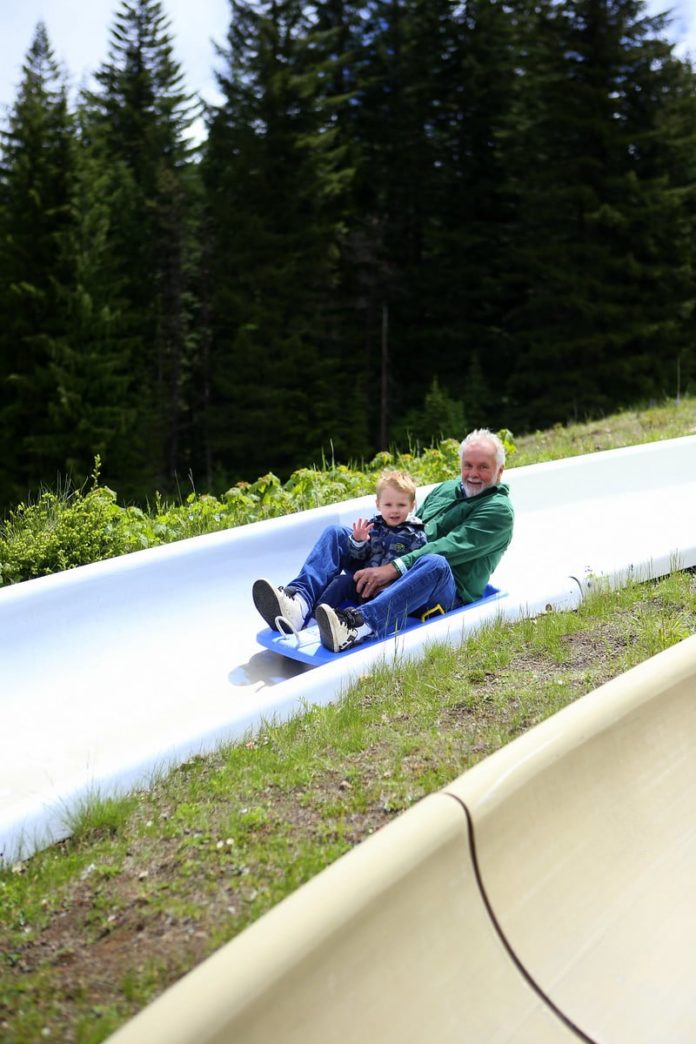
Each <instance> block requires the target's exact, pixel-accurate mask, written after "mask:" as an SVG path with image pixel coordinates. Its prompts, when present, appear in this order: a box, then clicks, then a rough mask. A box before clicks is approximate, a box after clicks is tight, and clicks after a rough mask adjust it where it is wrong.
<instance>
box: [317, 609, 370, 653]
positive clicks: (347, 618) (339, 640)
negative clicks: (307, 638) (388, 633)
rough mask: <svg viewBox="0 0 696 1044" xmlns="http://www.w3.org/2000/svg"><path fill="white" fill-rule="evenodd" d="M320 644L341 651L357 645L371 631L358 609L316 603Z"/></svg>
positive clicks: (332, 650)
mask: <svg viewBox="0 0 696 1044" xmlns="http://www.w3.org/2000/svg"><path fill="white" fill-rule="evenodd" d="M314 615H315V616H316V620H317V623H318V624H319V637H320V638H321V644H322V645H323V646H324V647H325V648H326V649H330V650H331V652H343V650H344V649H350V648H351V647H352V646H353V645H357V643H358V642H361V641H362V640H363V638H367V637H368V635H370V634H371V633H372V632H371V631H370V629H369V628H368V627H367V625H366V623H365V619H364V617H363V614H362V613H361V612H360V610H359V609H333V608H332V607H331V606H330V605H324V604H322V605H318V606H317V608H316V611H315V614H314Z"/></svg>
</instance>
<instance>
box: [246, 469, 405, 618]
mask: <svg viewBox="0 0 696 1044" xmlns="http://www.w3.org/2000/svg"><path fill="white" fill-rule="evenodd" d="M376 492H377V501H376V502H377V510H378V514H376V515H374V516H373V517H372V518H371V519H364V518H359V519H357V521H355V522H354V523H353V526H352V530H351V529H348V528H347V527H343V526H329V527H328V528H327V529H326V530H325V531H324V533H323V534H322V536H321V537H320V539H319V541H318V542H317V544H316V545H315V547H314V548H313V549H312V551H311V552H310V554H309V557H308V558H307V560H306V561H305V563H304V565H303V567H302V569H301V571H300V573H299V575H298V576H297V577H296V578H295V580H293V581H291V583H289V584H288V585H287V586H286V587H274V585H273V584H272V583H271V582H270V581H269V580H257V581H256V582H255V583H254V586H253V590H252V595H253V599H254V605H255V606H256V608H257V609H258V611H259V613H260V614H261V616H262V617H263V618H264V620H265V621H266V623H267V624H268V626H269V627H272V628H273V629H274V630H281V631H284V632H285V633H290V631H291V630H295V631H299V630H301V629H302V628H303V627H304V625H305V624H306V622H307V620H308V619H309V618H310V617H311V616H312V615H313V612H314V607H315V606H316V605H318V604H319V603H320V602H321V603H323V604H324V605H330V606H333V607H335V608H340V607H342V606H344V605H361V604H363V603H364V602H366V601H367V600H368V599H367V598H364V597H363V596H362V595H360V594H359V593H358V590H357V588H356V586H355V582H354V580H353V574H354V573H355V572H356V571H357V570H358V569H365V568H368V567H373V566H381V565H386V564H387V563H389V562H393V561H394V559H395V558H400V557H401V556H402V555H405V554H408V552H409V551H415V550H416V548H419V547H422V546H423V544H425V542H426V536H425V530H424V528H423V523H422V522H421V521H420V519H418V518H415V517H413V515H412V512H413V509H414V507H415V503H416V484H415V482H414V481H413V479H412V478H411V476H410V475H408V474H406V472H403V471H383V472H382V474H381V475H380V477H379V479H378V481H377V490H376Z"/></svg>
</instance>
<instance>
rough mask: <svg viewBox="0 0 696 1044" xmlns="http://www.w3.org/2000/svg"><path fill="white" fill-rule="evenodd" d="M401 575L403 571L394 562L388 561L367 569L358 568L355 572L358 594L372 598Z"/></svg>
mask: <svg viewBox="0 0 696 1044" xmlns="http://www.w3.org/2000/svg"><path fill="white" fill-rule="evenodd" d="M400 576H401V573H400V572H399V569H398V567H397V566H395V565H394V563H393V562H387V564H386V565H381V566H371V567H370V566H368V568H367V569H358V571H357V572H356V573H354V574H353V579H354V580H355V586H356V588H357V590H358V594H360V595H362V596H363V598H372V597H373V596H374V595H376V594H379V593H380V591H383V590H384V588H385V587H389V585H390V584H393V583H394V581H395V580H398V578H399V577H400Z"/></svg>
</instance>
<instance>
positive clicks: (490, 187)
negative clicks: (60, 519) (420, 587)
mask: <svg viewBox="0 0 696 1044" xmlns="http://www.w3.org/2000/svg"><path fill="white" fill-rule="evenodd" d="M165 7H166V5H165V4H162V3H159V2H157V0H130V2H122V3H121V4H120V6H118V7H117V8H116V9H115V12H114V16H113V24H112V26H111V32H110V43H109V49H108V55H107V58H106V60H105V62H104V63H103V64H102V65H101V66H100V67H99V68H97V69H95V70H94V74H93V78H92V81H91V84H90V87H89V89H87V88H84V89H82V90H81V91H80V92H79V93H77V94H73V93H72V92H71V91H70V90H69V89H68V86H67V84H66V82H65V75H64V73H62V72H61V70H60V68H59V66H58V64H57V62H56V59H55V56H54V52H53V49H52V45H51V41H50V39H49V36H48V33H47V29H46V27H45V25H44V24H43V23H39V24H38V25H37V26H36V29H35V33H34V36H33V39H32V40H31V41H28V49H27V52H26V56H25V59H24V64H23V68H22V75H21V80H20V82H19V85H18V88H17V93H16V97H15V100H14V103H13V104H12V106H11V107H10V108H9V110H8V112H7V114H6V116H5V117H4V120H3V123H2V126H1V127H0V511H4V510H7V509H8V508H9V506H10V505H11V504H13V503H16V502H17V501H20V500H22V499H23V498H26V497H27V496H28V495H29V491H31V490H32V489H34V490H35V489H37V488H38V487H40V486H41V485H42V484H49V483H55V481H56V476H64V477H68V476H69V477H70V479H71V480H72V482H74V483H80V482H82V481H84V480H85V478H86V477H87V476H88V475H90V474H91V473H92V471H93V468H94V462H95V458H97V457H98V458H99V461H100V467H101V475H102V479H103V480H104V481H105V482H106V483H108V484H109V485H110V486H112V487H113V488H115V489H117V490H118V492H119V496H121V497H123V498H124V499H126V500H129V501H131V502H136V503H137V502H138V501H143V500H144V499H145V498H147V497H148V496H149V495H152V492H153V491H154V490H160V491H162V492H163V493H165V494H166V493H170V492H173V491H176V490H177V489H178V488H180V486H181V485H182V484H183V483H185V482H186V483H187V482H189V481H192V482H194V483H195V486H196V488H198V489H199V490H200V489H208V490H210V491H211V492H217V491H221V490H224V489H225V488H226V487H227V486H229V485H231V484H234V483H237V482H239V481H242V480H247V481H253V480H254V479H256V478H257V476H259V475H262V474H264V473H267V472H269V471H272V472H274V473H275V474H276V475H279V476H281V477H283V478H285V477H287V476H288V475H289V474H290V472H291V471H292V470H293V469H294V468H297V467H299V466H300V465H309V464H311V463H312V462H315V463H317V464H319V463H321V461H322V460H326V459H333V460H335V461H337V462H344V463H346V464H347V463H349V462H351V461H360V460H366V459H369V458H372V457H373V456H374V454H375V453H377V452H378V451H380V450H384V449H389V448H394V447H398V448H400V449H402V450H403V449H407V448H408V447H410V446H412V447H414V448H415V447H424V446H427V445H431V444H432V443H433V441H434V440H438V439H440V438H442V437H461V436H463V434H464V432H465V430H466V429H468V428H471V427H477V426H480V425H486V426H489V427H491V428H494V429H499V428H503V427H504V428H508V429H510V430H511V431H513V432H514V433H515V434H523V433H525V432H529V431H533V430H535V429H537V428H540V427H547V426H550V425H554V424H556V423H560V424H564V423H566V422H571V421H577V420H585V419H588V418H592V417H601V416H602V415H604V414H605V413H608V412H609V411H611V410H614V409H617V408H621V407H625V406H631V405H637V404H645V403H649V402H651V401H652V402H657V401H660V400H664V399H665V398H667V397H672V398H675V397H676V398H679V397H680V396H681V395H684V394H685V393H687V392H689V391H692V390H694V382H695V381H696V352H695V349H694V321H695V317H694V304H695V302H696V74H695V71H694V68H693V66H692V65H691V64H690V62H689V61H688V60H686V59H683V58H680V57H677V56H676V54H675V52H674V46H673V45H672V44H671V43H670V42H669V39H668V36H667V31H666V22H665V16H651V15H649V13H648V11H647V9H646V5H645V3H644V2H642V0H462V2H458V0H367V2H363V3H354V2H352V0H314V2H310V3H307V2H306V0H303V2H300V0H231V2H230V18H229V28H228V33H227V36H226V39H225V40H224V41H222V42H221V43H220V45H219V53H218V59H217V68H218V69H219V71H218V79H219V87H220V90H221V97H222V101H221V103H220V104H219V105H217V106H206V107H205V108H204V109H203V112H202V104H201V102H200V101H199V100H198V99H197V98H196V97H195V96H193V95H190V94H189V93H188V92H187V90H186V88H185V85H184V76H183V73H182V70H181V68H180V67H179V65H178V63H177V61H176V60H175V58H174V49H175V48H174V43H175V41H174V39H173V36H172V32H171V25H170V21H169V19H168V16H167V13H166V9H165ZM201 112H202V115H203V117H204V121H205V134H204V136H203V139H202V140H200V141H195V142H194V140H193V139H192V137H191V127H192V125H193V123H194V121H196V120H198V119H199V118H200V116H201ZM189 488H190V487H189Z"/></svg>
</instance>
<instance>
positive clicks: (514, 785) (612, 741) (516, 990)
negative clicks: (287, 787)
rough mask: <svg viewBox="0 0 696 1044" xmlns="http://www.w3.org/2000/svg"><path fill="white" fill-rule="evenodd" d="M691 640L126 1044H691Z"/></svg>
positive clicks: (194, 984)
mask: <svg viewBox="0 0 696 1044" xmlns="http://www.w3.org/2000/svg"><path fill="white" fill-rule="evenodd" d="M695 747H696V638H690V639H688V640H687V641H685V642H682V643H680V644H679V645H677V646H675V647H673V648H672V649H670V650H668V651H667V652H664V653H662V654H660V655H659V656H656V657H654V658H653V659H652V660H650V661H648V662H646V663H644V664H642V665H640V666H639V667H636V668H634V669H633V670H631V671H629V672H628V673H626V674H625V675H623V676H621V677H620V678H618V679H615V680H614V681H612V682H610V683H608V684H607V685H604V686H602V687H601V688H600V689H597V690H595V691H594V692H592V693H590V694H589V695H587V696H586V697H584V698H583V699H582V700H579V701H578V702H577V703H576V704H574V705H572V706H570V707H568V708H566V709H565V710H563V711H561V712H560V713H559V714H557V715H555V716H554V717H553V718H550V719H549V720H548V721H546V722H544V723H543V724H541V725H539V726H537V727H536V728H534V729H532V730H531V731H530V732H528V733H527V734H525V735H524V736H522V737H520V738H519V739H518V740H516V741H515V742H514V743H512V744H510V745H509V746H507V747H505V748H504V749H502V750H500V751H498V752H497V753H496V754H494V755H492V756H491V757H490V758H488V759H486V761H484V762H482V763H481V764H479V765H477V766H476V767H474V768H473V769H471V770H470V771H469V772H467V773H466V774H465V775H463V776H461V777H460V778H459V779H457V780H455V781H454V782H453V783H452V784H451V785H450V786H448V787H446V788H445V789H444V790H443V791H442V792H440V793H437V794H434V795H431V796H430V797H428V798H426V799H425V800H423V801H421V802H420V803H419V804H418V805H417V806H415V807H414V808H412V809H411V810H410V811H408V812H407V813H405V814H404V815H402V816H401V817H399V819H397V820H396V821H395V822H394V823H392V824H390V825H389V826H388V827H385V828H384V829H383V830H381V831H380V832H379V833H378V834H376V835H375V836H374V837H372V838H370V839H369V840H367V841H366V842H364V843H363V844H361V845H359V846H358V847H357V848H356V849H354V850H353V851H351V852H350V853H348V854H347V855H346V856H344V857H343V858H342V859H340V860H338V861H337V862H336V863H335V864H334V865H333V866H331V867H329V868H328V869H327V870H325V871H324V872H323V873H321V874H319V875H318V876H317V877H316V878H315V879H314V880H313V881H311V882H310V883H309V884H307V885H306V886H304V887H303V888H301V889H299V890H298V891H297V892H296V893H295V894H294V895H292V896H290V897H289V898H288V899H286V900H285V901H284V902H282V903H281V904H279V905H278V906H277V907H276V908H275V909H274V910H272V911H270V913H268V914H267V915H265V916H264V917H263V918H261V919H260V920H259V921H258V922H257V923H256V924H255V925H253V926H252V927H250V928H249V929H247V930H246V931H245V932H244V933H242V934H241V935H240V936H239V937H238V938H236V939H235V940H233V941H232V942H230V943H228V944H227V945H226V946H224V947H223V948H222V949H221V950H220V951H219V952H218V953H217V954H215V955H214V956H213V957H212V958H210V959H209V960H208V961H206V962H205V963H203V964H202V965H201V966H200V967H199V968H197V969H196V970H195V971H193V972H192V973H190V974H189V975H187V976H186V977H185V978H184V979H182V980H181V982H180V983H178V984H177V985H175V986H174V987H172V988H171V989H170V990H168V991H167V992H166V993H165V994H163V995H162V997H160V998H159V999H158V1000H157V1001H155V1002H154V1003H153V1004H152V1005H150V1006H149V1007H148V1008H147V1009H145V1010H144V1011H143V1012H141V1013H140V1014H139V1015H138V1016H137V1017H136V1018H134V1019H133V1020H132V1021H131V1022H130V1023H128V1024H127V1025H126V1026H124V1027H123V1028H122V1029H121V1030H120V1031H118V1032H117V1033H116V1034H115V1035H114V1036H113V1037H112V1038H111V1040H112V1042H113V1044H146V1042H147V1044H159V1042H165V1041H166V1042H168V1044H213V1042H215V1044H218V1042H219V1044H222V1042H226V1044H227V1042H229V1044H233V1042H234V1044H270V1042H287V1044H300V1042H303V1044H331V1042H336V1044H338V1042H339V1041H340V1042H343V1044H353V1042H355V1044H358V1042H366V1041H375V1042H379V1044H392V1042H393V1044H396V1042H397V1041H398V1042H414V1044H415V1042H425V1041H432V1042H443V1044H444V1042H450V1041H452V1042H454V1041H457V1042H474V1044H478V1042H482V1044H495V1042H503V1041H514V1042H521V1044H527V1042H529V1044H545V1042H555V1041H558V1042H563V1041H577V1040H586V1041H595V1042H597V1044H611V1042H616V1044H640V1042H648V1041H649V1042H654V1044H667V1042H669V1044H680V1042H684V1044H686V1042H693V1041H695V1040H696V987H695V986H694V983H695V982H696V750H695Z"/></svg>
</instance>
